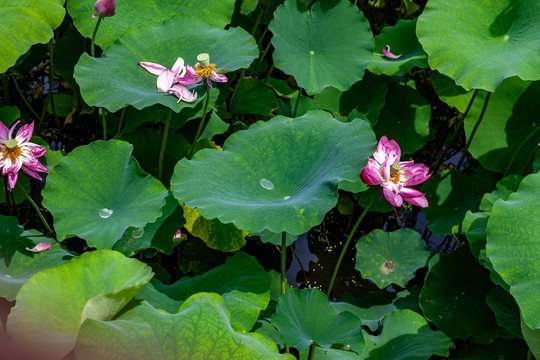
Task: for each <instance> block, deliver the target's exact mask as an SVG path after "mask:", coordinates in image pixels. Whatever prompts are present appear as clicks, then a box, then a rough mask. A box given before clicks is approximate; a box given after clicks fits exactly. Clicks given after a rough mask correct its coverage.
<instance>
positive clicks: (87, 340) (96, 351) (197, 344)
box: [75, 293, 294, 360]
mask: <svg viewBox="0 0 540 360" xmlns="http://www.w3.org/2000/svg"><path fill="white" fill-rule="evenodd" d="M75 354H76V357H77V359H81V360H86V359H88V360H94V359H96V358H99V359H103V360H109V359H110V360H112V359H131V360H139V359H140V360H188V359H205V360H221V359H244V360H274V359H289V360H292V359H294V357H293V356H291V355H289V354H285V355H281V354H279V352H278V351H277V348H276V345H275V344H274V343H272V342H270V341H269V340H266V339H265V338H264V337H263V336H262V335H259V334H255V333H249V334H244V333H242V334H240V333H237V332H236V331H234V330H233V329H232V328H231V322H230V315H229V311H228V310H227V307H226V304H225V302H224V301H223V299H222V298H221V296H219V295H217V294H208V293H200V294H196V295H193V296H192V297H190V298H189V299H187V300H186V302H184V303H183V304H182V306H181V307H180V309H179V310H178V312H175V313H174V314H169V313H166V312H163V311H159V310H156V309H154V308H153V307H151V306H150V305H148V304H147V303H142V304H141V305H138V306H136V307H134V308H132V309H130V310H128V311H126V312H124V313H123V314H122V315H121V316H120V317H118V318H117V319H116V320H114V321H100V320H94V319H88V320H87V321H86V322H85V323H84V324H83V326H82V327H81V333H80V335H79V338H78V340H77V346H76V349H75Z"/></svg>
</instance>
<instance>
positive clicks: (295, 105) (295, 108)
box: [292, 88, 302, 118]
mask: <svg viewBox="0 0 540 360" xmlns="http://www.w3.org/2000/svg"><path fill="white" fill-rule="evenodd" d="M301 96H302V88H300V89H298V96H297V97H296V103H295V104H294V111H293V115H292V117H293V118H295V117H296V113H297V112H298V105H299V104H300V97H301Z"/></svg>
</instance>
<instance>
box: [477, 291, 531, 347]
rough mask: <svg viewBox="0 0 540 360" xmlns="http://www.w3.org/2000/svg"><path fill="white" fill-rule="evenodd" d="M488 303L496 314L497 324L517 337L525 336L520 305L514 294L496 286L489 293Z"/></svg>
mask: <svg viewBox="0 0 540 360" xmlns="http://www.w3.org/2000/svg"><path fill="white" fill-rule="evenodd" d="M486 303H487V304H488V306H489V308H490V309H491V310H492V311H493V313H494V314H495V320H496V321H497V325H499V326H502V327H504V328H505V329H506V330H507V331H508V332H509V333H510V334H512V335H514V336H515V337H517V338H523V335H521V324H520V322H521V320H520V315H519V307H518V305H517V304H516V301H515V300H514V298H513V297H512V295H510V294H509V293H508V292H507V291H505V290H503V289H502V288H501V287H499V286H496V287H494V288H492V289H491V291H490V292H489V294H488V295H487V297H486Z"/></svg>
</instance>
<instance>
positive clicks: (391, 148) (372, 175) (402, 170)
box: [360, 136, 431, 207]
mask: <svg viewBox="0 0 540 360" xmlns="http://www.w3.org/2000/svg"><path fill="white" fill-rule="evenodd" d="M373 158H374V159H368V164H367V166H366V167H365V168H364V170H362V173H361V174H360V177H361V178H362V180H363V181H364V182H365V183H366V184H368V185H380V186H382V188H383V194H384V197H385V198H386V200H388V202H389V203H390V205H392V206H393V207H400V206H401V205H403V201H406V202H408V203H411V204H413V205H417V206H420V207H427V206H428V201H427V199H426V197H425V195H424V194H423V193H421V192H420V191H418V190H416V189H412V188H409V187H407V186H413V185H418V184H421V183H423V182H424V181H426V180H427V179H429V177H430V176H431V175H429V174H428V172H429V168H428V167H427V166H425V165H424V164H414V162H413V161H402V162H400V161H399V159H400V158H401V149H400V148H399V145H398V144H397V143H396V142H395V141H394V140H390V141H389V140H388V139H387V138H386V136H383V137H382V138H381V140H380V141H379V144H378V145H377V150H376V151H375V153H374V154H373Z"/></svg>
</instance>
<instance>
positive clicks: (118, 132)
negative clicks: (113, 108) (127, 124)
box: [116, 105, 128, 135]
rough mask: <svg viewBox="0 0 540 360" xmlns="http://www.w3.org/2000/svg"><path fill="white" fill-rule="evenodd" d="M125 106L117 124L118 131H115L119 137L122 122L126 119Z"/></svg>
mask: <svg viewBox="0 0 540 360" xmlns="http://www.w3.org/2000/svg"><path fill="white" fill-rule="evenodd" d="M127 107H128V106H127V105H126V106H124V108H123V109H122V114H121V115H120V121H119V122H118V130H116V135H120V131H122V126H123V125H124V120H125V119H126V112H127Z"/></svg>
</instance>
